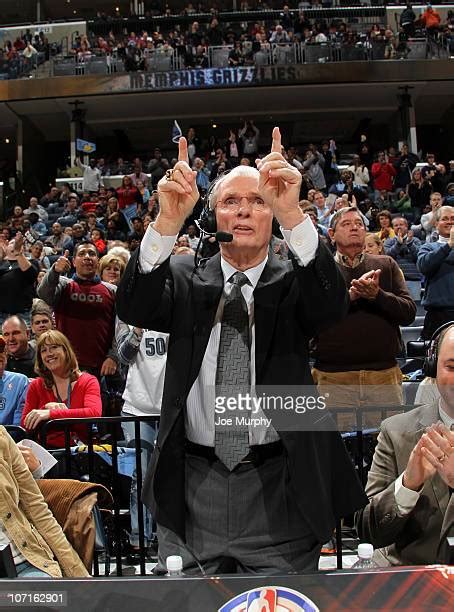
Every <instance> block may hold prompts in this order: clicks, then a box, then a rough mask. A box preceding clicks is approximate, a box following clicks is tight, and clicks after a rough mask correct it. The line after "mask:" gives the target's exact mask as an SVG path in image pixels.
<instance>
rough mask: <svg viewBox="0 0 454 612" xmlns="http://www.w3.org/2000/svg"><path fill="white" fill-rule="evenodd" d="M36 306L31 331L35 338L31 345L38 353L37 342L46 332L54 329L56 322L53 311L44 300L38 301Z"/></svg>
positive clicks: (33, 309)
mask: <svg viewBox="0 0 454 612" xmlns="http://www.w3.org/2000/svg"><path fill="white" fill-rule="evenodd" d="M35 302H36V304H33V308H32V319H31V321H32V322H31V330H32V334H33V338H32V339H31V340H30V342H29V345H30V346H31V347H32V349H33V350H34V351H36V341H37V340H38V338H39V337H40V336H41V334H43V333H44V332H46V331H49V329H53V327H54V321H53V318H52V310H51V309H50V308H49V306H48V305H47V304H46V302H43V300H39V299H36V300H35Z"/></svg>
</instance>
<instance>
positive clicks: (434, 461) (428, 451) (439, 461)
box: [421, 423, 454, 488]
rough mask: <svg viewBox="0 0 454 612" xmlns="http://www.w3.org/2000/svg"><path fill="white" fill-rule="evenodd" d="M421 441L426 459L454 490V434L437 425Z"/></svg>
mask: <svg viewBox="0 0 454 612" xmlns="http://www.w3.org/2000/svg"><path fill="white" fill-rule="evenodd" d="M421 440H423V442H422V453H423V455H424V458H425V459H426V460H427V461H428V462H429V464H430V465H431V466H432V467H433V469H434V471H435V470H436V471H437V472H438V473H439V474H440V476H441V478H442V479H443V480H444V482H445V483H446V484H447V485H448V487H451V488H454V432H452V431H450V430H449V429H448V428H447V427H445V426H444V425H443V424H441V423H437V424H435V425H432V426H431V427H429V429H428V430H427V431H426V433H425V434H424V435H423V436H422V438H421Z"/></svg>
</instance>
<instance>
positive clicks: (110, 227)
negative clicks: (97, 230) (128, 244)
mask: <svg viewBox="0 0 454 612" xmlns="http://www.w3.org/2000/svg"><path fill="white" fill-rule="evenodd" d="M106 240H107V242H109V241H110V240H120V241H122V242H124V241H125V240H126V234H125V233H124V232H121V231H120V230H119V229H117V224H116V222H115V221H114V220H113V219H109V221H107V231H106Z"/></svg>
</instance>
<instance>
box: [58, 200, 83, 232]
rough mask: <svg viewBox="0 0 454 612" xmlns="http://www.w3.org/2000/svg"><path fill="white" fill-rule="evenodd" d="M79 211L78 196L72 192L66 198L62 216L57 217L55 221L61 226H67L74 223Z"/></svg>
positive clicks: (80, 211)
mask: <svg viewBox="0 0 454 612" xmlns="http://www.w3.org/2000/svg"><path fill="white" fill-rule="evenodd" d="M81 213H82V210H81V209H80V208H79V197H78V196H77V195H76V194H75V193H72V194H71V195H70V196H69V198H68V202H67V204H66V205H65V208H64V210H63V214H62V216H61V217H59V218H58V219H57V221H58V222H59V223H60V224H61V225H62V226H63V227H68V226H69V225H73V224H74V223H76V221H77V219H78V218H79V215H80V214H81Z"/></svg>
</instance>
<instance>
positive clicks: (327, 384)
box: [312, 366, 403, 431]
mask: <svg viewBox="0 0 454 612" xmlns="http://www.w3.org/2000/svg"><path fill="white" fill-rule="evenodd" d="M312 376H313V378H314V382H315V384H316V385H317V388H318V391H319V393H320V394H321V395H323V396H325V397H326V400H327V402H326V403H327V406H328V407H329V408H330V410H331V412H332V413H333V416H334V417H335V418H336V420H337V424H338V427H339V430H340V431H356V430H358V429H366V428H371V427H379V425H380V423H381V421H382V420H383V418H386V417H387V416H391V415H392V414H396V412H400V411H399V410H396V411H390V410H387V411H386V412H384V411H382V410H380V408H384V407H387V406H400V405H402V404H403V394H402V372H401V371H400V368H399V367H398V366H395V367H393V368H389V369H388V370H355V371H353V372H323V371H322V370H318V369H317V368H313V370H312ZM372 406H373V407H377V410H367V408H368V407H372ZM344 409H345V410H344ZM382 412H383V414H382Z"/></svg>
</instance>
